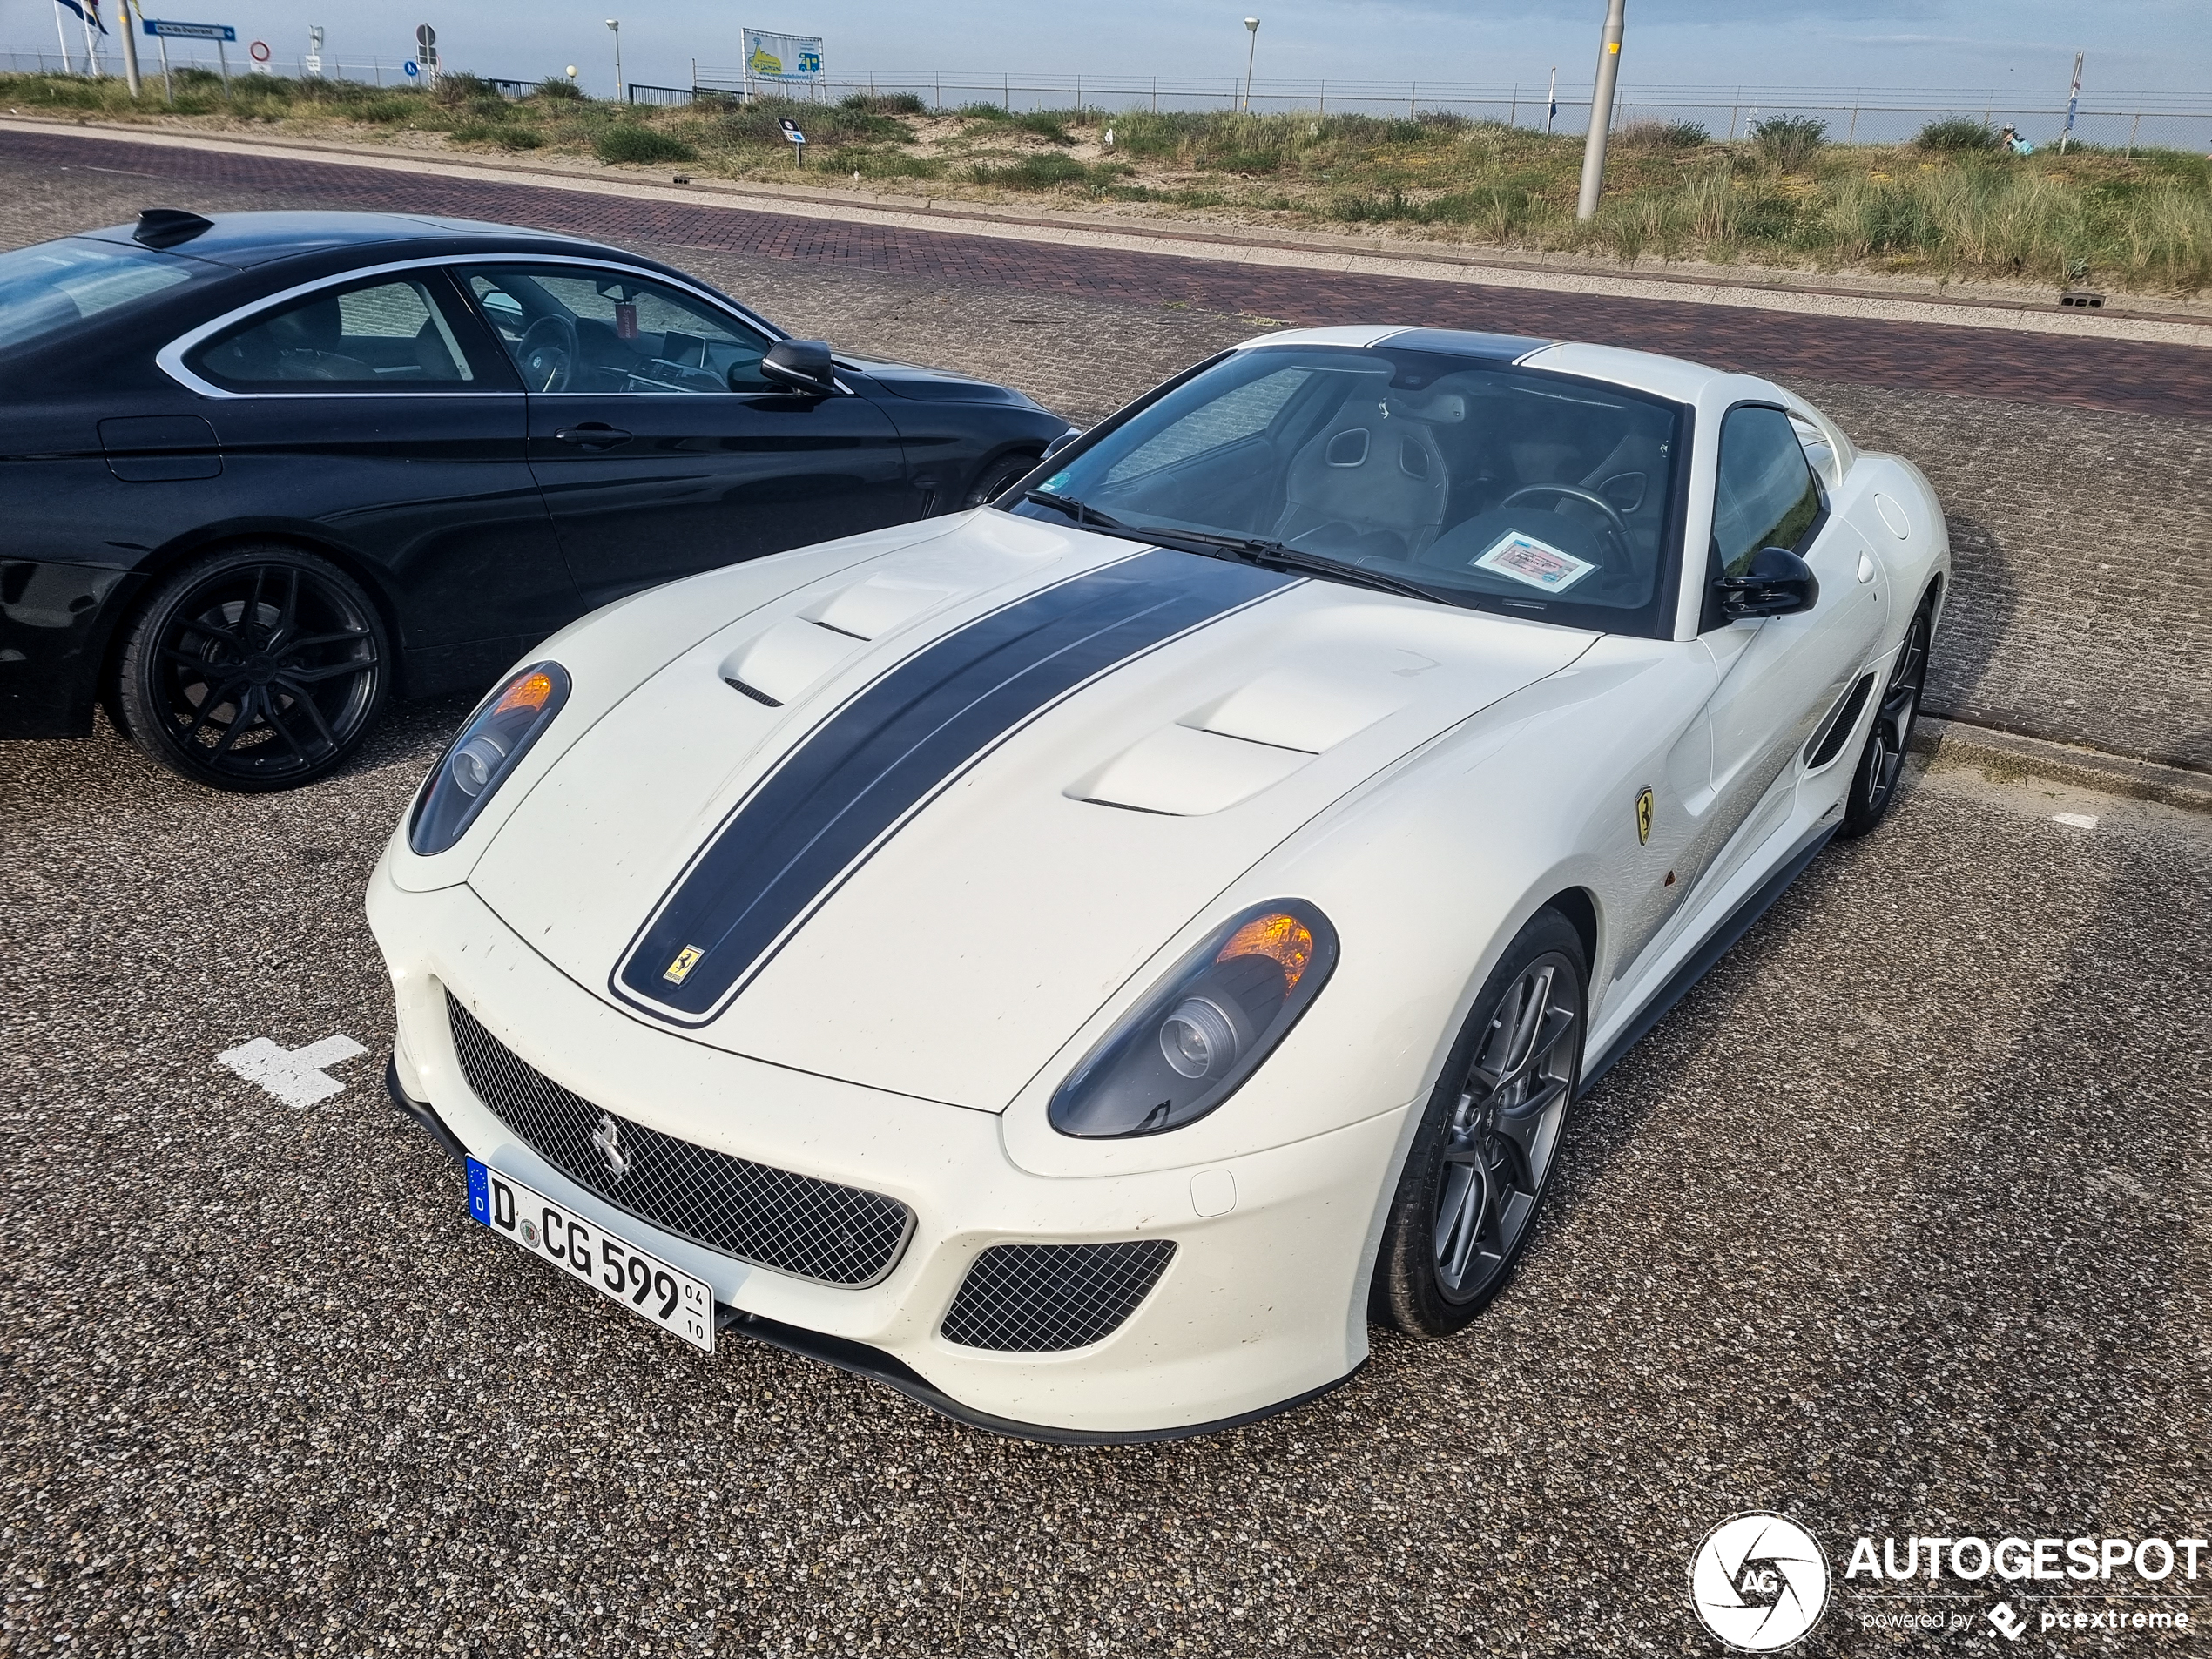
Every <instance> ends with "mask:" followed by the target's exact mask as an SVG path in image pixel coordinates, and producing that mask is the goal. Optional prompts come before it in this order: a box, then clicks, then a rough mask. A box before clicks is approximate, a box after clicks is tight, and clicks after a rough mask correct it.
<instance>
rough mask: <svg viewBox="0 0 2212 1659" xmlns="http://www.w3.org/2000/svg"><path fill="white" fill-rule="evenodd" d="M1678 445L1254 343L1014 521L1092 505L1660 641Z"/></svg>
mask: <svg viewBox="0 0 2212 1659" xmlns="http://www.w3.org/2000/svg"><path fill="white" fill-rule="evenodd" d="M1685 436H1686V432H1685V414H1684V411H1683V408H1682V406H1681V405H1679V404H1676V403H1671V402H1668V401H1664V400H1662V399H1659V398H1656V397H1650V396H1647V395H1642V394H1641V393H1636V392H1632V391H1629V390H1627V389H1625V388H1620V387H1615V386H1610V385H1605V384H1602V383H1598V382H1594V381H1584V380H1578V379H1574V378H1570V377H1568V376H1566V375H1562V374H1548V373H1546V372H1544V371H1543V370H1541V369H1535V368H1516V367H1514V365H1513V364H1511V363H1509V362H1504V361H1498V360H1496V359H1494V358H1485V357H1478V356H1474V355H1467V356H1460V355H1457V354H1450V353H1445V352H1437V351H1415V350H1410V349H1408V350H1398V349H1393V347H1391V346H1389V345H1388V344H1384V345H1381V346H1378V347H1367V348H1365V349H1361V348H1355V347H1338V346H1319V347H1316V346H1296V345H1288V344H1286V345H1283V346H1267V347H1254V348H1252V349H1250V350H1246V351H1239V352H1236V353H1232V354H1231V355H1229V356H1228V357H1225V358H1224V359H1223V360H1222V361H1219V362H1217V363H1216V364H1214V365H1213V366H1212V367H1211V368H1206V369H1204V370H1203V371H1201V372H1200V373H1198V374H1195V375H1193V376H1192V377H1191V378H1190V380H1188V381H1184V383H1183V384H1182V385H1180V386H1177V387H1176V388H1173V389H1172V390H1170V391H1169V392H1167V393H1166V394H1165V395H1162V396H1161V397H1159V398H1158V399H1157V400H1156V401H1153V402H1152V403H1151V404H1150V405H1149V406H1147V407H1144V408H1140V409H1139V410H1137V411H1136V413H1134V414H1133V415H1129V416H1127V417H1126V418H1124V419H1123V420H1122V421H1119V422H1116V423H1114V424H1111V425H1109V426H1108V427H1107V428H1103V429H1102V430H1101V431H1100V432H1099V433H1098V434H1097V435H1096V436H1095V437H1093V438H1092V439H1091V440H1090V441H1089V442H1087V443H1085V444H1083V445H1082V446H1081V447H1080V448H1078V449H1077V450H1076V452H1074V454H1073V457H1072V458H1071V459H1069V460H1067V461H1065V462H1063V463H1062V466H1061V467H1060V468H1059V469H1057V470H1056V471H1055V472H1054V473H1052V474H1051V475H1049V477H1047V478H1046V479H1045V480H1044V482H1043V483H1042V485H1041V486H1040V487H1039V488H1040V491H1041V492H1042V493H1043V494H1046V495H1049V496H1054V497H1058V498H1059V499H1058V500H1056V501H1040V500H1035V499H1029V500H1025V501H1024V502H1022V503H1021V504H1019V505H1017V506H1015V508H1014V509H1012V510H1014V511H1015V512H1017V513H1021V514H1022V515H1024V516H1028V517H1035V518H1048V519H1052V520H1055V521H1056V522H1059V523H1069V522H1071V521H1072V522H1082V516H1080V515H1079V512H1078V509H1076V506H1075V505H1074V503H1081V509H1082V513H1084V514H1089V515H1097V516H1101V517H1103V519H1104V520H1106V521H1109V522H1110V523H1112V524H1113V525H1114V526H1115V527H1116V529H1117V530H1118V531H1120V532H1123V533H1128V534H1130V535H1135V536H1142V534H1143V532H1144V531H1146V530H1148V529H1149V530H1152V531H1156V532H1157V533H1159V534H1160V535H1161V536H1163V537H1165V536H1172V535H1175V534H1181V535H1184V536H1194V537H1227V538H1231V539H1232V540H1235V541H1237V542H1238V543H1242V544H1243V548H1242V550H1243V551H1244V553H1245V554H1246V555H1247V556H1255V557H1260V558H1264V557H1266V556H1268V552H1269V550H1271V549H1272V550H1277V551H1278V552H1282V553H1287V554H1288V555H1289V556H1291V557H1293V558H1295V559H1296V560H1297V561H1298V563H1300V564H1301V565H1308V564H1310V563H1311V562H1312V560H1314V559H1315V558H1317V557H1318V559H1321V560H1326V561H1328V562H1329V563H1334V564H1338V565H1341V566H1344V567H1345V576H1346V579H1347V580H1351V581H1359V580H1360V579H1361V578H1362V577H1363V576H1365V577H1369V578H1371V579H1372V578H1383V577H1387V578H1391V579H1393V581H1394V582H1396V583H1400V584H1405V583H1411V584H1417V585H1418V586H1419V587H1420V588H1422V589H1425V590H1428V591H1429V592H1430V593H1432V594H1433V595H1434V597H1437V598H1438V599H1440V600H1441V601H1444V602H1447V603H1449V604H1461V605H1466V606H1468V607H1471V608H1473V609H1476V610H1495V611H1500V612H1502V613H1504V614H1507V615H1512V616H1521V617H1532V618H1535V619H1539V620H1541V621H1545V622H1554V623H1561V624H1566V625H1568V626H1571V627H1576V628H1589V629H1595V630H1598V631H1603V632H1608V633H1627V634H1640V635H1643V636H1646V637H1656V638H1666V637H1670V636H1671V635H1672V633H1673V631H1674V628H1673V624H1674V614H1673V604H1674V595H1675V583H1674V566H1675V565H1676V563H1677V562H1678V561H1677V560H1676V557H1675V556H1674V550H1675V548H1676V536H1677V531H1678V524H1679V521H1680V517H1681V513H1680V503H1679V502H1678V501H1677V499H1676V477H1677V475H1678V473H1679V471H1680V466H1679V463H1680V462H1681V459H1682V457H1683V453H1684V450H1685V448H1686V444H1685V442H1684V440H1685ZM1089 522H1091V523H1097V522H1098V519H1096V518H1093V519H1090V520H1089ZM1377 584H1378V585H1380V583H1377Z"/></svg>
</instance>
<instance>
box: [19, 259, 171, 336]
mask: <svg viewBox="0 0 2212 1659" xmlns="http://www.w3.org/2000/svg"><path fill="white" fill-rule="evenodd" d="M194 268H195V267H194V266H192V265H190V264H188V263H186V262H185V261H184V260H179V259H175V258H172V257H171V256H170V255H167V254H163V253H154V252H152V250H150V249H147V248H137V247H118V246H116V245H115V244H113V243H111V242H100V241H94V240H92V239H90V238H78V237H71V238H69V239H66V240H64V241H59V242H42V243H40V244H39V245H38V246H36V247H19V248H17V249H16V250H15V251H14V252H13V253H0V351H4V350H6V349H7V348H8V347H11V346H21V345H24V344H25V343H27V342H29V341H33V340H37V339H38V338H39V337H40V336H41V335H44V334H55V333H57V332H58V331H60V330H61V329H64V328H67V327H71V326H72V325H74V324H77V323H80V322H83V321H84V320H85V319H86V318H88V317H95V316H98V314H100V313H101V312H103V311H111V310H113V309H114V308H115V307H118V306H127V305H130V304H132V302H133V301H135V300H144V299H145V298H146V297H147V296H149V295H151V294H156V293H160V292H161V291H162V290H163V289H165V288H172V287H176V285H177V284H179V283H180V282H186V281H189V280H191V279H192V273H193V270H194Z"/></svg>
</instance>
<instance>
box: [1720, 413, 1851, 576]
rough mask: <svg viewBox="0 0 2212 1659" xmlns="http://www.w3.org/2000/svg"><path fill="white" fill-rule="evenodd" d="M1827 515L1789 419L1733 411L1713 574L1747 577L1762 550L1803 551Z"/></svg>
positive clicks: (1726, 434) (1725, 434)
mask: <svg viewBox="0 0 2212 1659" xmlns="http://www.w3.org/2000/svg"><path fill="white" fill-rule="evenodd" d="M1823 510H1824V507H1823V503H1822V501H1821V496H1820V486H1819V485H1818V484H1817V482H1815V481H1814V478H1813V475H1812V469H1811V466H1810V465H1808V464H1807V462H1806V460H1805V452H1804V446H1803V445H1802V444H1800V443H1799V442H1798V441H1797V428H1795V427H1793V426H1792V425H1791V421H1790V417H1789V416H1788V415H1784V413H1783V412H1782V411H1781V410H1780V409H1774V408H1764V407H1763V406H1758V405H1747V406H1745V407H1744V408H1737V409H1730V411H1729V413H1728V418H1727V419H1726V420H1725V421H1723V422H1722V423H1721V455H1720V475H1719V477H1718V478H1717V479H1716V482H1715V483H1714V486H1713V545H1712V563H1713V567H1714V569H1713V574H1714V575H1715V576H1716V577H1718V576H1723V575H1726V576H1740V575H1742V574H1743V571H1744V570H1746V569H1747V568H1749V566H1750V563H1751V558H1752V556H1753V555H1754V554H1756V553H1757V551H1758V550H1760V549H1761V548H1763V547H1786V548H1788V549H1789V550H1791V552H1793V553H1802V552H1804V545H1803V543H1805V542H1806V541H1807V540H1808V539H1810V535H1811V531H1812V530H1813V529H1814V528H1815V527H1816V526H1817V524H1818V523H1819V521H1820V516H1821V514H1822V512H1823Z"/></svg>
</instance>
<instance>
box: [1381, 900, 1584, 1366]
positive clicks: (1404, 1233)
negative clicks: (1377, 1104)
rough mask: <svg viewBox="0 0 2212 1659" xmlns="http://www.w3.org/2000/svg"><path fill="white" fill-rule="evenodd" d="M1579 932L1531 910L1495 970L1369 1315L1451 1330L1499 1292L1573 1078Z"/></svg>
mask: <svg viewBox="0 0 2212 1659" xmlns="http://www.w3.org/2000/svg"><path fill="white" fill-rule="evenodd" d="M1587 1008H1588V966H1587V964H1586V962H1585V961H1584V957H1583V950H1582V941H1581V935H1580V934H1577V933H1576V932H1575V928H1574V927H1573V925H1572V924H1571V923H1569V922H1568V921H1567V919H1566V918H1565V917H1563V916H1561V914H1559V913H1558V912H1557V911H1554V910H1543V911H1540V912H1538V913H1537V914H1536V916H1535V917H1534V920H1532V921H1530V922H1529V924H1528V925H1527V927H1525V928H1523V929H1522V930H1521V934H1519V936H1518V937H1516V938H1515V939H1514V941H1513V943H1512V945H1511V946H1509V947H1508V948H1507V951H1506V954H1505V955H1504V957H1503V958H1502V959H1501V961H1499V963H1498V966H1497V967H1496V968H1495V969H1494V970H1493V971H1492V973H1491V975H1490V978H1489V980H1488V981H1487V983H1486V984H1485V985H1484V986H1483V988H1482V994H1481V995H1480V996H1478V997H1477V998H1476V999H1475V1001H1474V1012H1473V1013H1472V1014H1471V1015H1469V1016H1468V1019H1467V1025H1466V1026H1465V1027H1464V1028H1462V1029H1461V1032H1460V1040H1459V1041H1458V1042H1456V1043H1455V1044H1453V1050H1452V1056H1451V1059H1450V1060H1449V1061H1448V1062H1447V1063H1446V1066H1445V1069H1444V1074H1443V1076H1442V1078H1441V1079H1440V1082H1438V1084H1437V1089H1436V1092H1435V1094H1434V1095H1433V1096H1432V1097H1431V1098H1430V1101H1429V1104H1428V1108H1427V1110H1426V1113H1425V1114H1424V1115H1423V1116H1422V1120H1421V1123H1420V1128H1419V1129H1418V1130H1416V1131H1415V1133H1414V1137H1413V1148H1412V1150H1410V1151H1409V1152H1408V1153H1407V1155H1406V1170H1405V1173H1404V1175H1403V1176H1402V1177H1400V1178H1399V1186H1398V1192H1397V1196H1396V1197H1394V1198H1393V1200H1392V1202H1391V1212H1390V1217H1389V1219H1388V1221H1387V1223H1386V1226H1385V1229H1384V1232H1383V1243H1382V1252H1381V1255H1380V1257H1379V1259H1378V1260H1377V1262H1376V1264H1375V1281H1374V1288H1373V1291H1372V1296H1371V1298H1370V1312H1371V1313H1372V1315H1373V1317H1374V1318H1377V1319H1379V1320H1381V1321H1384V1322H1386V1323H1388V1324H1392V1325H1396V1326H1397V1327H1398V1328H1399V1330H1401V1331H1404V1332H1406V1333H1407V1334H1408V1335H1412V1336H1430V1337H1437V1336H1447V1335H1449V1334H1450V1333H1451V1332H1454V1331H1456V1330H1458V1329H1460V1326H1462V1325H1466V1324H1467V1321H1468V1320H1470V1319H1472V1318H1474V1316H1475V1315H1476V1314H1477V1313H1479V1312H1481V1310H1482V1308H1483V1307H1484V1306H1485V1305H1487V1303H1488V1302H1489V1301H1490V1300H1491V1298H1494V1296H1496V1295H1497V1293H1498V1291H1500V1290H1501V1288H1502V1287H1503V1286H1504V1285H1505V1282H1506V1280H1507V1277H1508V1276H1509V1275H1510V1274H1511V1272H1512V1271H1513V1266H1514V1263H1515V1262H1516V1261H1517V1260H1518V1259H1519V1258H1520V1256H1521V1251H1523V1250H1524V1249H1526V1248H1527V1244H1528V1239H1529V1236H1530V1234H1531V1232H1532V1231H1534V1225H1535V1220H1536V1216H1537V1212H1538V1211H1540V1210H1541V1207H1542V1204H1543V1201H1544V1194H1545V1193H1546V1191H1547V1190H1548V1189H1549V1187H1550V1185H1551V1177H1552V1170H1553V1169H1554V1166H1555V1165H1556V1163H1557V1162H1558V1155H1559V1148H1560V1143H1561V1140H1562V1139H1563V1138H1564V1136H1565V1134H1566V1130H1567V1122H1568V1114H1569V1112H1570V1110H1571V1109H1572V1108H1573V1105H1574V1101H1575V1089H1576V1087H1577V1085H1578V1084H1579V1082H1580V1081H1581V1069H1582V1031H1583V1024H1584V1021H1585V1017H1586V1009H1587Z"/></svg>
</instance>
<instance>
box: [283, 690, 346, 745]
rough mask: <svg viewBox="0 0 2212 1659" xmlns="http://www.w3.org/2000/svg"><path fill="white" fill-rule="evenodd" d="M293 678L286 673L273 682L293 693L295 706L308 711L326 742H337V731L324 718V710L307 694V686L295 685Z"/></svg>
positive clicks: (308, 716) (308, 715) (317, 731)
mask: <svg viewBox="0 0 2212 1659" xmlns="http://www.w3.org/2000/svg"><path fill="white" fill-rule="evenodd" d="M292 678H293V677H292V676H290V675H285V676H282V677H280V678H278V679H277V680H275V681H274V682H273V684H274V685H276V686H277V687H278V688H279V689H280V690H282V691H289V692H291V693H292V698H293V707H294V708H300V709H305V710H306V711H307V718H309V719H311V720H313V721H314V723H315V732H316V733H317V734H318V735H319V736H320V738H322V740H323V741H324V742H325V743H328V744H334V743H336V742H337V741H338V736H337V733H335V732H333V731H332V730H331V729H330V722H329V721H327V720H326V719H324V718H322V711H321V710H320V709H319V708H317V707H316V706H315V700H314V698H312V697H310V696H308V695H307V688H306V687H305V686H301V685H293V683H292Z"/></svg>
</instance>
